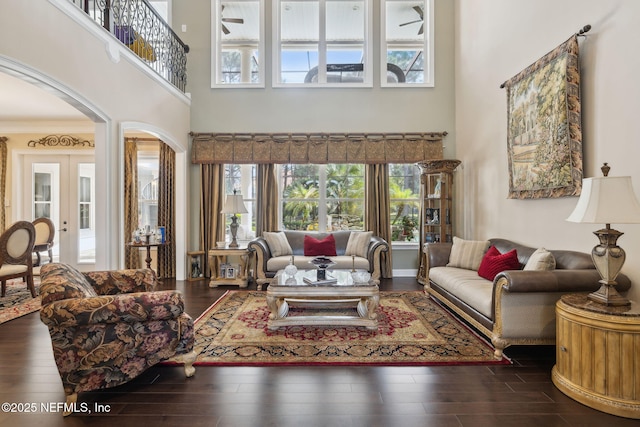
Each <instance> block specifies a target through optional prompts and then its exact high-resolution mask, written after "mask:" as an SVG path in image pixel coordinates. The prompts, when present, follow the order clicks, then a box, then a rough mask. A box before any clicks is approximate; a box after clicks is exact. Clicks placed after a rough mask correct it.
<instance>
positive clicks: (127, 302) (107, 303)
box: [40, 291, 184, 327]
mask: <svg viewBox="0 0 640 427" xmlns="http://www.w3.org/2000/svg"><path fill="white" fill-rule="evenodd" d="M182 313H184V299H183V297H182V294H181V293H180V292H177V291H156V292H136V293H128V294H120V295H100V296H97V297H89V298H69V299H65V300H60V301H54V302H52V303H50V304H47V305H45V306H43V307H42V309H41V310H40V319H41V320H42V322H43V323H44V324H46V325H47V326H49V327H69V326H79V325H91V324H94V325H97V324H104V323H135V322H146V321H152V320H169V319H177V318H178V317H179V316H180V315H181V314H182Z"/></svg>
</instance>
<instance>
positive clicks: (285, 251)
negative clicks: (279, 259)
mask: <svg viewBox="0 0 640 427" xmlns="http://www.w3.org/2000/svg"><path fill="white" fill-rule="evenodd" d="M263 235H264V239H265V240H266V241H267V245H269V250H270V251H271V255H272V256H283V255H292V254H293V251H292V250H291V245H289V241H288V240H287V237H286V236H285V234H284V232H283V231H265V232H264V234H263Z"/></svg>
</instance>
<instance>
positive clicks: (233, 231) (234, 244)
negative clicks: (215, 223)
mask: <svg viewBox="0 0 640 427" xmlns="http://www.w3.org/2000/svg"><path fill="white" fill-rule="evenodd" d="M229 231H231V243H229V247H230V248H237V247H238V246H239V245H238V240H237V238H236V237H237V235H238V215H233V216H232V217H231V225H229Z"/></svg>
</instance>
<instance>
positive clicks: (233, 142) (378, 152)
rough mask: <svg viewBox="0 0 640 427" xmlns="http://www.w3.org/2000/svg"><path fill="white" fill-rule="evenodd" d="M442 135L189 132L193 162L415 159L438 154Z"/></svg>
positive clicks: (306, 161)
mask: <svg viewBox="0 0 640 427" xmlns="http://www.w3.org/2000/svg"><path fill="white" fill-rule="evenodd" d="M446 135H447V132H429V133H406V134H403V133H378V134H364V133H363V134H340V133H318V134H231V133H192V134H191V137H192V146H191V153H192V162H193V163H195V164H216V163H237V164H247V163H254V164H269V163H271V164H273V163H281V164H284V163H298V164H305V163H315V164H325V163H364V164H377V163H415V162H419V161H422V160H425V159H441V158H442V139H443V138H444V137H445V136H446Z"/></svg>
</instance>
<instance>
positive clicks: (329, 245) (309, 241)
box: [304, 234, 337, 256]
mask: <svg viewBox="0 0 640 427" xmlns="http://www.w3.org/2000/svg"><path fill="white" fill-rule="evenodd" d="M321 255H324V256H336V255H337V254H336V239H335V237H333V234H329V235H328V236H327V237H325V238H324V239H316V238H315V237H312V236H309V235H308V234H305V236H304V256H321Z"/></svg>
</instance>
